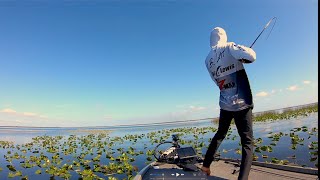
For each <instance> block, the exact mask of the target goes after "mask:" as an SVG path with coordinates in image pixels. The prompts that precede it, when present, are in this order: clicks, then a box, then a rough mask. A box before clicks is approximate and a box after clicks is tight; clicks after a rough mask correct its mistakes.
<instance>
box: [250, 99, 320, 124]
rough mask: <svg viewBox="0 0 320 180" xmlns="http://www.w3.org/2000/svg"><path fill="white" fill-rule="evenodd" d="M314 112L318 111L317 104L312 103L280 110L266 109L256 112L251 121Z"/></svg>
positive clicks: (279, 118) (286, 117)
mask: <svg viewBox="0 0 320 180" xmlns="http://www.w3.org/2000/svg"><path fill="white" fill-rule="evenodd" d="M314 112H318V104H312V105H310V106H307V107H301V108H292V109H290V108H289V109H288V110H282V111H276V110H272V111H267V112H262V113H256V114H255V115H254V116H253V121H254V122H264V121H274V120H282V119H290V118H297V117H300V116H308V115H309V114H310V113H314ZM301 129H302V128H301ZM301 129H300V130H301ZM303 129H305V128H303Z"/></svg>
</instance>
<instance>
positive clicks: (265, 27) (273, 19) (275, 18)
mask: <svg viewBox="0 0 320 180" xmlns="http://www.w3.org/2000/svg"><path fill="white" fill-rule="evenodd" d="M272 21H274V23H273V26H272V28H271V30H270V32H269V34H268V36H267V38H266V39H268V38H269V36H270V34H271V32H272V30H273V28H274V26H275V24H276V21H277V17H273V18H272V19H270V21H269V22H268V23H267V24H266V25H265V26H264V28H263V29H262V31H261V32H260V34H259V35H258V37H257V38H256V39H255V40H254V41H253V43H252V44H251V46H250V48H251V47H252V46H253V45H254V43H256V41H257V40H258V39H259V37H260V36H261V34H262V33H263V32H264V30H265V29H267V28H268V26H269V25H270V24H271V22H272Z"/></svg>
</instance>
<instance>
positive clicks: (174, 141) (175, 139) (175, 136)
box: [171, 134, 180, 148]
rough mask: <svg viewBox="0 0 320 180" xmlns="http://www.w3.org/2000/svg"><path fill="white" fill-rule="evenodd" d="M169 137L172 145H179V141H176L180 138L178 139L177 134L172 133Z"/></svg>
mask: <svg viewBox="0 0 320 180" xmlns="http://www.w3.org/2000/svg"><path fill="white" fill-rule="evenodd" d="M171 137H172V144H173V147H177V148H179V147H180V146H179V143H178V141H179V140H180V139H179V135H178V134H173V135H172V136H171Z"/></svg>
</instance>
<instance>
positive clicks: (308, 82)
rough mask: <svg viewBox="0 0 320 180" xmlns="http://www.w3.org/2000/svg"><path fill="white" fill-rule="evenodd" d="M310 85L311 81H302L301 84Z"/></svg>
mask: <svg viewBox="0 0 320 180" xmlns="http://www.w3.org/2000/svg"><path fill="white" fill-rule="evenodd" d="M310 83H311V81H308V80H306V81H303V84H310Z"/></svg>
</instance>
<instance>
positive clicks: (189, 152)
mask: <svg viewBox="0 0 320 180" xmlns="http://www.w3.org/2000/svg"><path fill="white" fill-rule="evenodd" d="M171 137H172V141H164V142H162V143H160V144H158V145H157V146H156V147H155V149H154V154H153V155H154V157H155V159H156V160H157V161H158V162H164V163H169V164H176V165H177V166H179V167H181V168H183V169H184V170H186V171H199V168H198V167H197V166H195V164H196V163H200V162H202V161H203V160H202V158H200V157H199V156H197V154H196V151H195V150H194V148H193V147H191V146H189V147H180V145H179V136H178V134H173V135H172V136H171ZM163 144H172V146H171V147H170V148H168V149H167V150H165V151H164V152H158V151H157V149H158V147H159V146H161V145H163ZM157 152H158V153H159V154H160V155H159V156H157V155H156V153H157Z"/></svg>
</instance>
